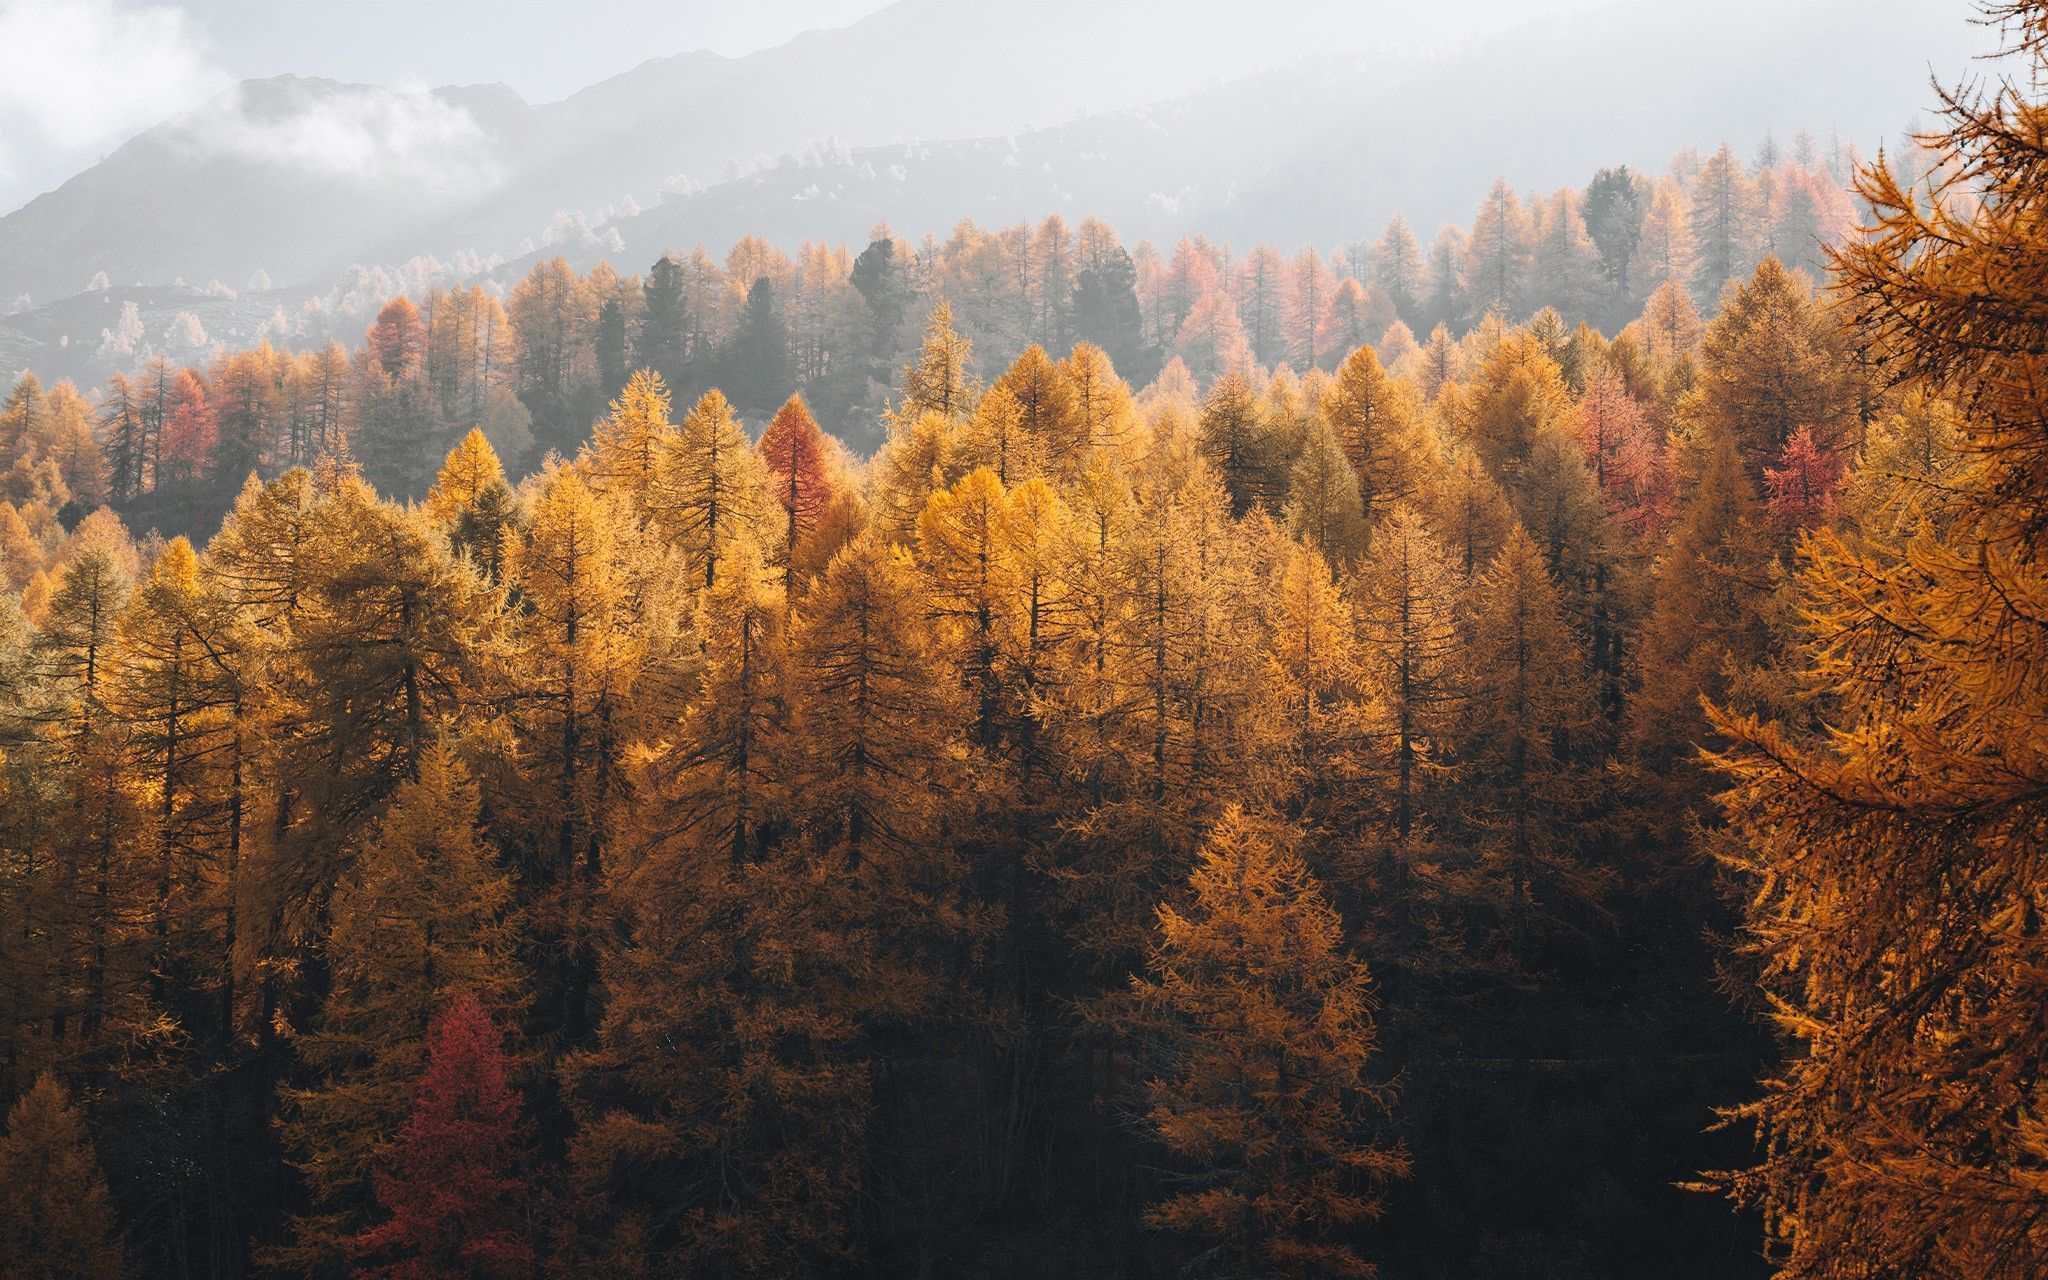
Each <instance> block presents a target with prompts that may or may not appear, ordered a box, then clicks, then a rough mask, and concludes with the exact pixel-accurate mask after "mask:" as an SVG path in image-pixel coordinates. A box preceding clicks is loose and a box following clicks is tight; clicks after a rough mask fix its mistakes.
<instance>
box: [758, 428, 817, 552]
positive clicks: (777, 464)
mask: <svg viewBox="0 0 2048 1280" xmlns="http://www.w3.org/2000/svg"><path fill="white" fill-rule="evenodd" d="M761 460H762V461H763V462H765V463H766V464H767V465H768V471H769V476H770V480H771V481H772V485H771V487H772V488H773V489H774V491H775V497H776V500H777V501H779V502H781V503H782V508H783V510H785V511H787V512H789V513H790V515H791V516H792V517H793V521H792V523H793V524H794V525H795V526H796V527H797V530H798V531H799V532H801V531H803V530H807V529H809V528H810V527H811V526H812V525H813V524H815V523H816V522H817V519H818V516H819V515H820V514H821V513H822V512H823V511H824V510H825V508H826V507H827V506H829V505H830V504H831V502H832V498H833V491H832V477H831V474H830V470H829V468H828V467H827V466H826V456H825V433H824V432H823V431H821V430H819V428H818V420H817V419H816V418H813V417H812V416H811V411H810V408H809V406H807V405H805V404H804V402H803V397H801V396H791V397H790V398H789V400H788V402H787V403H785V404H784V405H783V406H782V408H781V409H779V410H777V411H776V414H775V417H774V419H773V420H772V421H770V422H769V424H768V429H767V430H766V431H764V432H762V433H761Z"/></svg>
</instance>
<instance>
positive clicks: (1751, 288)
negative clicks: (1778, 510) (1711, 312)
mask: <svg viewBox="0 0 2048 1280" xmlns="http://www.w3.org/2000/svg"><path fill="white" fill-rule="evenodd" d="M1698 365H1699V370H1698V373H1697V376H1696V380H1695V382H1694V384H1693V388H1692V390H1691V391H1690V392H1689V393H1688V394H1687V395H1686V397H1685V399H1684V400H1683V401H1682V402H1681V404H1680V406H1679V417H1680V420H1681V426H1682V429H1683V436H1682V440H1683V445H1684V447H1683V448H1681V450H1680V455H1681V457H1682V458H1684V459H1685V460H1686V461H1687V463H1688V464H1689V466H1688V469H1689V470H1691V471H1692V472H1694V473H1695V474H1696V473H1697V470H1698V468H1699V466H1700V465H1701V464H1702V463H1703V462H1704V460H1705V455H1706V454H1707V453H1709V452H1710V451H1711V450H1712V449H1713V448H1714V447H1716V446H1715V441H1716V440H1717V439H1718V438H1719V437H1722V436H1725V437H1727V438H1728V439H1730V440H1733V441H1734V442H1735V447H1736V451H1737V453H1738V454H1739V455H1740V456H1741V458H1742V463H1743V467H1744V468H1745V469H1746V470H1747V471H1748V473H1749V478H1750V480H1751V482H1752V483H1755V484H1761V483H1762V481H1763V473H1764V468H1765V467H1766V465H1768V464H1769V463H1771V462H1774V461H1775V460H1776V459H1777V455H1778V452H1779V451H1780V450H1781V449H1783V448H1784V447H1785V443H1786V441H1788V440H1790V439H1791V438H1792V434H1793V432H1795V431H1797V430H1798V429H1799V428H1801V427H1805V428H1807V429H1808V430H1809V431H1811V432H1812V433H1813V435H1814V437H1815V439H1816V440H1818V441H1819V442H1820V443H1822V444H1825V445H1828V446H1830V447H1839V446H1845V445H1851V444H1853V443H1854V442H1853V439H1852V437H1851V435H1850V432H1851V429H1852V427H1853V426H1854V425H1855V423H1856V421H1857V406H1858V398H1857V388H1856V378H1857V373H1856V370H1855V367H1854V365H1853V363H1852V362H1851V360H1850V358H1849V354H1848V351H1847V349H1846V344H1845V342H1844V339H1843V336H1842V333H1841V330H1840V328H1839V323H1838V321H1837V320H1836V318H1835V316H1834V315H1833V314H1832V313H1831V312H1830V311H1829V310H1828V309H1827V308H1826V307H1824V306H1823V305H1822V304H1821V303H1820V302H1819V301H1818V300H1817V299H1815V298H1814V296H1813V290H1812V286H1811V284H1809V283H1808V282H1807V281H1806V280H1804V279H1803V278H1802V277H1799V276H1795V275H1793V274H1792V273H1791V272H1789V271H1787V270H1786V269H1785V268H1784V267H1783V266H1782V265H1781V264H1780V263H1779V262H1778V260H1777V259H1776V258H1766V259H1764V261H1763V263H1762V264H1761V265H1759V266H1758V267H1757V269H1756V272H1755V274H1754V275H1752V276H1750V277H1749V278H1748V279H1747V280H1745V281H1743V282H1742V283H1741V284H1739V285H1737V286H1736V287H1735V288H1734V289H1732V290H1730V291H1729V294H1728V297H1727V298H1726V299H1725V301H1724V305H1723V306H1722V308H1721V310H1720V313H1719V314H1718V315H1716V316H1715V317H1714V320H1713V323H1711V324H1709V325H1708V326H1707V330H1706V335H1705V337H1704V338H1703V339H1702V341H1701V343H1700V352H1699V362H1698Z"/></svg>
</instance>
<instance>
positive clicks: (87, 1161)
mask: <svg viewBox="0 0 2048 1280" xmlns="http://www.w3.org/2000/svg"><path fill="white" fill-rule="evenodd" d="M0 1187H4V1188H6V1190H7V1194H6V1195H4V1196H0V1275H4V1276H7V1277H9V1280H15V1278H16V1277H19V1280H119V1277H121V1276H124V1275H127V1274H128V1267H127V1262H126V1259H125V1258H124V1256H123V1250H122V1247H121V1235H120V1230H119V1228H118V1226H117V1224H116V1223H115V1221H114V1208H113V1204H112V1202H111V1200H110V1199H109V1197H108V1194H107V1179H106V1176H105V1175H104V1174H102V1173H101V1172H100V1164H99V1157H98V1156H97V1154H95V1152H94V1150H93V1143H92V1135H91V1134H90V1133H89V1132H88V1131H87V1129H86V1125H85V1116H84V1114H83V1113H82V1112H81V1111H80V1110H79V1107H78V1105H77V1104H76V1103H74V1102H73V1101H72V1100H71V1095H70V1093H69V1092H68V1091H67V1090H66V1089H65V1088H64V1086H63V1085H62V1084H60V1083H58V1081H57V1078H56V1077H55V1076H52V1075H49V1074H47V1073H45V1074H44V1075H42V1076H41V1077H39V1078H38V1079H37V1080H36V1082H35V1084H34V1085H32V1086H30V1087H29V1088H28V1089H27V1090H25V1091H24V1092H23V1093H22V1094H21V1096H20V1097H18V1098H17V1099H15V1102H14V1105H13V1106H12V1107H10V1108H9V1109H8V1112H7V1132H6V1134H5V1135H0Z"/></svg>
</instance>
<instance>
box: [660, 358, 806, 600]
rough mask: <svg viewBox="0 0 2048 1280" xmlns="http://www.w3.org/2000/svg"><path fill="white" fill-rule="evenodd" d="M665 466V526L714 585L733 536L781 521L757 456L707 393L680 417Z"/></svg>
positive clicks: (729, 412)
mask: <svg viewBox="0 0 2048 1280" xmlns="http://www.w3.org/2000/svg"><path fill="white" fill-rule="evenodd" d="M664 467H665V470H666V472H667V479H668V487H669V490H670V493H671V495H672V496H671V498H670V500H669V506H668V514H667V518H666V520H665V522H664V526H663V527H664V528H665V529H666V530H668V531H669V535H670V537H671V539H672V540H673V541H675V542H676V543H677V544H678V545H679V546H680V547H681V548H682V551H683V554H684V556H685V558H686V559H687V561H688V563H689V564H690V566H691V567H692V569H696V570H701V572H702V575H703V578H704V585H705V586H706V587H710V586H713V585H715V584H716V583H717V581H718V563H719V560H720V559H721V557H723V556H724V554H725V550H726V548H727V546H728V545H729V544H730V543H731V542H732V541H733V540H734V539H736V538H738V537H740V536H741V535H742V534H743V533H752V534H753V535H754V536H756V537H759V536H760V535H761V534H762V533H763V532H764V531H765V530H767V529H770V528H773V527H774V526H775V525H776V524H777V523H780V522H778V521H776V520H775V518H774V517H775V515H777V514H781V513H780V512H779V510H778V508H777V504H776V502H775V499H774V496H773V495H772V494H771V493H770V492H769V481H768V471H767V468H766V467H765V466H764V465H763V464H762V460H761V455H760V454H758V453H756V452H755V451H754V448H753V445H752V443H751V442H750V441H749V440H748V439H747V433H746V431H745V430H744V429H743V428H742V427H741V426H740V420H739V416H738V415H737V414H736V413H734V412H733V408H732V405H730V404H729V403H727V401H726V399H725V397H724V396H722V395H720V394H719V393H718V392H716V391H707V392H705V393H704V398H703V399H701V400H699V401H698V402H697V403H696V405H695V407H693V408H692V409H691V410H690V412H689V413H688V414H687V415H686V416H685V417H684V418H683V421H682V425H681V426H680V427H678V428H677V429H676V433H675V437H674V439H673V441H672V442H671V443H670V446H669V450H668V456H667V458H666V460H665V462H664Z"/></svg>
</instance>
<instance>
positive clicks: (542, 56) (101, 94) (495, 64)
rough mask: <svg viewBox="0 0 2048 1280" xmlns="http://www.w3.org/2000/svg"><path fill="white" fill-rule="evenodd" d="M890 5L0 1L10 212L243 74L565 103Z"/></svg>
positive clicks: (842, 0)
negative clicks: (668, 65)
mask: <svg viewBox="0 0 2048 1280" xmlns="http://www.w3.org/2000/svg"><path fill="white" fill-rule="evenodd" d="M885 2H886V0H773V2H772V3H746V2H739V3H735V2H734V0H574V3H565V2H564V0H183V2H182V3H171V2H168V0H0V210H8V209H13V208H15V207H16V206H18V205H20V204H21V203H22V202H23V201H25V200H27V199H29V198H30V197H31V196H34V195H36V194H37V193H39V192H42V191H46V190H49V189H50V188H52V187H54V186H56V185H57V184H58V183H60V182H62V181H63V180H64V179H65V178H68V177H70V176H71V175H72V174H73V173H76V172H77V171H78V170H80V169H82V168H84V167H85V166H87V165H89V164H91V163H92V162H93V161H94V160H96V159H97V158H98V157H99V156H100V155H102V154H104V153H105V152H107V151H108V150H111V149H112V148H113V147H115V146H118V145H119V144H120V143H121V142H123V141H125V140H126V139H127V138H129V137H132V136H133V135H134V134H136V133H138V132H140V131H142V130H143V129H146V128H148V127H149V126H150V125H152V124H155V123H156V122H158V121H159V120H162V119H163V118H165V117H166V116H169V115H172V114H174V113H176V112H179V111H184V110H188V109H190V108H192V107H195V106H197V105H199V104H200V103H202V102H204V101H205V100H206V99H207V98H208V97H210V96H211V95H212V94H214V93H216V92H218V91H219V90H221V89H223V88H226V87H227V86H228V85H230V84H233V83H234V82H236V81H238V80H245V79H250V78H254V77H260V76H273V75H282V74H286V73H293V74H297V75H307V76H328V77H331V78H334V79H338V80H355V81H367V82H369V83H373V84H387V85H397V86H408V87H420V88H425V87H431V86H435V85H443V84H473V83H489V82H494V81H502V82H504V83H506V84H509V85H511V86H512V87H513V88H514V89H517V90H518V91H519V92H520V93H521V94H522V95H524V96H525V97H526V98H527V99H528V100H529V101H534V102H547V101H552V100H554V99H557V98H562V97H566V96H568V95H569V94H570V93H573V92H575V91H576V90H577V89H580V88H583V87H584V86H585V85H588V84H591V83H594V82H596V81H598V80H601V79H603V78H605V77H606V76H609V75H614V74H616V73H618V72H620V71H624V70H626V69H627V68H629V67H631V66H633V65H635V64H636V63H638V62H640V61H642V60H643V59H645V58H649V57H654V56H657V55H661V54H668V53H679V52H682V51H684V50H689V49H710V50H712V51H714V52H717V53H722V54H726V55H728V56H731V57H738V56H741V55H744V54H747V53H750V52H753V51H754V50H757V49H763V48H767V47H769V46H772V45H776V44H780V43H782V42H783V41H786V40H788V39H790V38H791V37H792V36H795V35H797V34H798V33H800V32H803V31H806V30H809V29H811V28H815V27H836V26H844V25H846V24H847V23H849V22H853V21H855V20H857V19H859V18H861V17H862V16H864V15H866V14H867V13H870V12H872V11H874V10H875V9H879V8H881V7H882V5H883V4H884V3H885Z"/></svg>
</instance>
